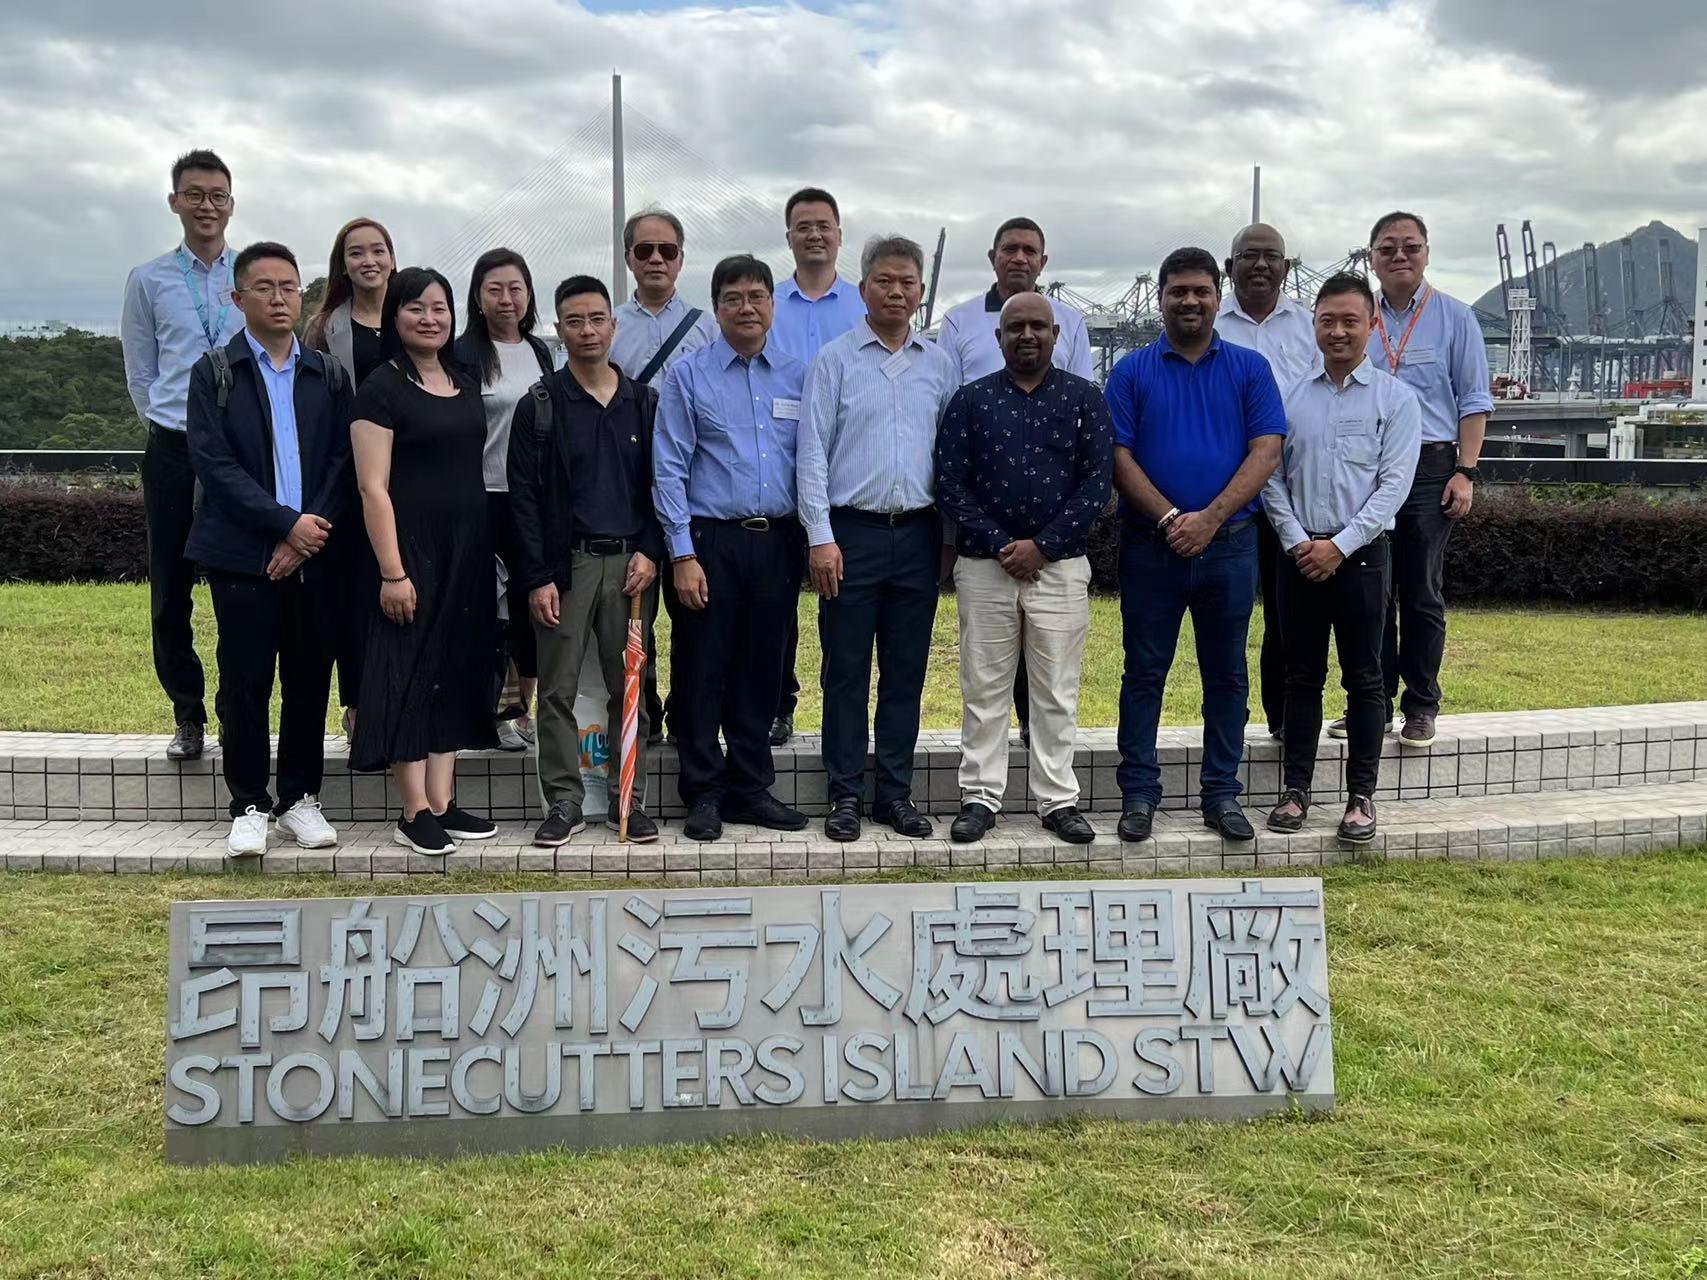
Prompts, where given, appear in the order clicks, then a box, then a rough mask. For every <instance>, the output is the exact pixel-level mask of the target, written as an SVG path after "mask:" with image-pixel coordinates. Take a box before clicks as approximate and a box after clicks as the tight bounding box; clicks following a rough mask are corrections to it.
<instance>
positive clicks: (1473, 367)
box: [1452, 307, 1494, 422]
mask: <svg viewBox="0 0 1707 1280" xmlns="http://www.w3.org/2000/svg"><path fill="white" fill-rule="evenodd" d="M1452 394H1453V396H1454V397H1455V398H1456V399H1457V401H1458V420H1459V421H1460V422H1462V421H1463V420H1464V419H1465V418H1468V417H1470V416H1471V415H1473V414H1477V413H1492V412H1493V411H1494V397H1493V395H1492V394H1491V393H1490V391H1489V387H1488V346H1487V343H1485V342H1484V341H1483V340H1482V330H1481V326H1479V325H1478V324H1477V323H1476V313H1475V312H1474V311H1472V310H1470V308H1469V307H1465V308H1463V309H1462V310H1461V311H1459V312H1458V313H1457V314H1456V316H1455V318H1454V320H1453V324H1452Z"/></svg>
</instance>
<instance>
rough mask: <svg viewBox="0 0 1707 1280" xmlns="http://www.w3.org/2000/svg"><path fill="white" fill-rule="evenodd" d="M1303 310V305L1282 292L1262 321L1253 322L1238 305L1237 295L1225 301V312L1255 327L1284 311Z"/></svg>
mask: <svg viewBox="0 0 1707 1280" xmlns="http://www.w3.org/2000/svg"><path fill="white" fill-rule="evenodd" d="M1303 309H1304V304H1303V303H1301V302H1299V301H1298V300H1297V299H1296V298H1293V297H1290V296H1289V295H1288V294H1286V293H1284V292H1282V293H1281V295H1280V297H1279V298H1278V299H1276V300H1275V304H1274V310H1273V311H1270V312H1269V313H1268V315H1267V316H1266V317H1265V318H1264V319H1262V320H1254V319H1252V318H1251V314H1250V313H1249V312H1248V311H1246V310H1245V309H1244V308H1243V307H1242V306H1240V305H1239V295H1238V294H1236V293H1235V294H1233V295H1232V296H1231V297H1230V298H1228V300H1227V310H1228V311H1229V312H1231V313H1232V314H1233V315H1236V316H1238V317H1239V319H1241V320H1245V321H1248V322H1249V323H1251V324H1255V325H1260V324H1266V323H1267V322H1268V321H1269V320H1272V319H1274V318H1275V317H1276V316H1278V315H1280V314H1281V313H1283V312H1286V311H1302V310H1303Z"/></svg>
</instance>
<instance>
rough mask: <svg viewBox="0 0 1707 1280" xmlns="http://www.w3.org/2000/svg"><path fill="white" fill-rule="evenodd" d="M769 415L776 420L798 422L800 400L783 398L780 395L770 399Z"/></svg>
mask: <svg viewBox="0 0 1707 1280" xmlns="http://www.w3.org/2000/svg"><path fill="white" fill-rule="evenodd" d="M771 417H773V418H775V419H776V420H777V421H778V422H799V421H800V401H798V400H785V399H783V398H782V397H781V396H778V397H777V398H776V399H774V400H772V401H771Z"/></svg>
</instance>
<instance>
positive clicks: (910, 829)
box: [871, 800, 936, 840]
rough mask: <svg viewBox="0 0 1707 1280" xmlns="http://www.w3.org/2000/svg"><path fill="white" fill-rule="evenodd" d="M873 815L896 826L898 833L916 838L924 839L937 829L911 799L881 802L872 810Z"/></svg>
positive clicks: (882, 821)
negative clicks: (888, 802) (884, 803)
mask: <svg viewBox="0 0 1707 1280" xmlns="http://www.w3.org/2000/svg"><path fill="white" fill-rule="evenodd" d="M871 816H872V817H873V818H874V819H876V820H877V821H878V822H881V823H884V824H885V825H887V826H891V827H893V828H895V834H896V835H898V836H909V837H911V838H912V839H914V840H923V839H925V838H926V837H928V836H929V835H930V834H931V832H932V831H934V830H936V828H935V827H933V826H931V820H930V819H929V818H927V817H925V815H924V814H922V813H920V812H919V811H918V810H917V809H915V808H914V807H913V802H912V801H911V800H896V801H894V802H893V803H891V804H886V805H882V804H880V805H878V806H877V807H876V808H875V809H873V810H872V811H871Z"/></svg>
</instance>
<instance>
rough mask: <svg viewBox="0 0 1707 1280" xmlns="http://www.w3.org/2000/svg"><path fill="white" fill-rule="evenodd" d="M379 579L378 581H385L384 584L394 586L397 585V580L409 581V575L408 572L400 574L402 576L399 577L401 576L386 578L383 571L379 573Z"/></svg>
mask: <svg viewBox="0 0 1707 1280" xmlns="http://www.w3.org/2000/svg"><path fill="white" fill-rule="evenodd" d="M379 580H380V581H381V582H383V583H385V584H387V585H388V586H393V587H395V586H396V585H397V584H398V583H399V582H407V581H409V575H408V574H404V575H403V576H402V577H401V578H388V577H386V576H385V575H384V574H383V573H382V574H380V575H379Z"/></svg>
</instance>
